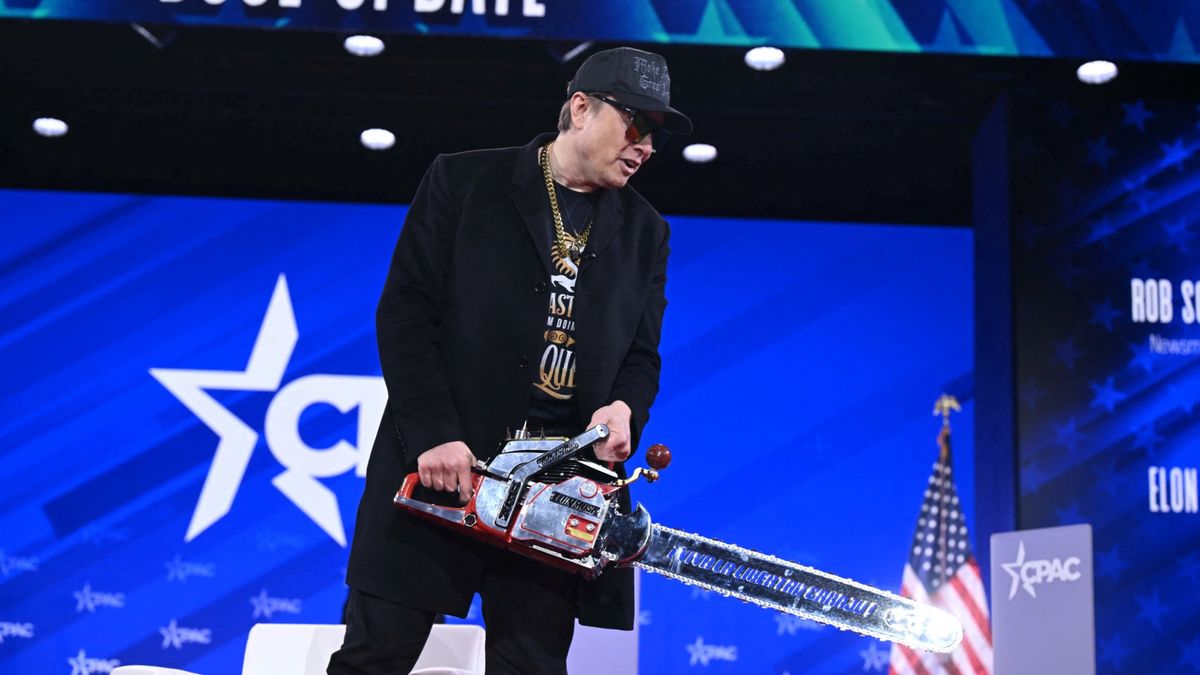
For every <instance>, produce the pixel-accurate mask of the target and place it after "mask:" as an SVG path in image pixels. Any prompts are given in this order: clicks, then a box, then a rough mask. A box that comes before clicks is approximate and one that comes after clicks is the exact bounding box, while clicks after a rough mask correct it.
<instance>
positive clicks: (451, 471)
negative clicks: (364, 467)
mask: <svg viewBox="0 0 1200 675" xmlns="http://www.w3.org/2000/svg"><path fill="white" fill-rule="evenodd" d="M626 454H628V452H626ZM474 463H475V455H473V454H471V449H470V448H468V447H467V444H466V443H463V442H462V441H450V442H449V443H442V444H441V445H437V446H434V447H432V448H430V449H428V450H426V451H425V452H422V453H421V456H420V457H417V473H418V474H419V475H420V476H421V485H424V486H425V487H427V488H433V489H434V490H445V491H446V492H454V491H458V499H459V501H461V502H462V503H463V504H466V503H467V502H468V501H469V500H470V499H471V488H472V484H473V483H472V480H471V465H472V464H474Z"/></svg>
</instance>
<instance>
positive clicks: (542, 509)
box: [395, 425, 962, 652]
mask: <svg viewBox="0 0 1200 675" xmlns="http://www.w3.org/2000/svg"><path fill="white" fill-rule="evenodd" d="M607 435H608V429H607V428H606V427H604V426H603V425H599V426H597V427H595V428H593V429H590V430H588V431H586V432H584V433H583V434H581V435H580V436H577V437H575V438H572V439H566V438H538V439H531V438H527V437H518V438H515V439H510V440H508V441H506V442H505V443H504V444H503V445H502V447H501V451H500V453H499V454H498V455H496V457H495V458H493V459H492V460H491V461H490V462H488V463H486V464H482V463H477V464H476V466H475V467H474V468H473V474H472V477H473V480H474V485H473V487H474V492H473V495H472V497H471V500H470V501H469V502H467V504H465V505H463V506H462V507H458V508H455V507H445V506H437V505H434V504H429V503H426V502H423V501H421V500H418V499H414V498H413V491H414V490H415V488H416V486H417V485H418V484H419V483H420V478H419V477H418V475H417V474H415V473H413V474H409V475H408V476H407V477H406V478H405V480H404V484H403V486H402V487H401V488H400V491H399V492H397V493H396V498H395V503H396V505H397V506H398V507H400V508H403V509H405V510H407V511H409V512H412V513H415V514H417V515H420V516H422V517H424V518H427V519H430V520H433V521H436V522H439V523H442V524H445V525H447V526H449V527H451V528H453V529H455V530H457V531H459V532H462V533H464V534H466V535H468V536H473V537H475V538H477V539H480V540H483V541H486V542H488V543H490V544H493V545H496V546H501V547H504V548H508V549H510V550H513V551H516V552H518V553H521V554H523V555H527V556H530V557H533V558H536V559H539V560H541V561H543V562H546V563H549V564H552V565H555V566H557V567H559V568H562V569H567V570H570V571H573V572H576V573H579V574H581V575H582V576H584V577H586V578H595V577H597V576H599V575H600V574H601V573H602V572H603V571H604V570H605V569H606V568H608V567H610V566H634V567H639V568H642V569H645V570H648V571H651V572H654V573H656V574H662V575H664V576H667V577H670V578H672V579H676V580H679V581H682V582H683V583H686V584H690V585H693V586H697V587H700V588H703V589H705V590H710V591H715V592H717V593H721V594H722V595H728V596H732V597H735V598H738V599H740V600H743V601H746V602H751V603H754V604H757V605H761V606H763V607H767V608H769V609H774V610H777V611H780V612H785V613H788V614H793V615H795V616H800V617H803V618H806V619H811V620H813V621H818V622H821V623H825V624H829V625H832V626H835V627H837V628H841V629H844V630H852V631H855V632H858V633H861V634H864V635H870V636H872V637H876V638H879V639H881V640H889V641H893V642H899V643H902V644H905V645H908V646H910V647H914V648H917V649H924V650H928V651H937V652H948V651H951V650H952V649H954V647H955V646H957V644H958V643H959V641H960V640H961V639H962V626H961V624H960V623H959V622H958V620H957V619H955V618H954V617H953V616H951V615H950V614H948V613H947V612H944V611H942V610H940V609H936V608H933V607H929V606H927V605H922V604H919V603H916V602H914V601H912V600H909V599H907V598H901V597H899V596H897V595H894V594H892V593H888V592H887V591H883V590H881V589H877V588H873V587H871V586H867V585H865V584H860V583H858V582H855V581H852V580H849V579H844V578H842V577H838V576H835V575H832V574H829V573H827V572H822V571H820V570H817V569H813V568H811V567H806V566H804V565H799V564H796V563H793V562H789V561H787V560H783V559H780V558H776V557H774V556H770V555H765V554H762V553H758V552H755V551H751V550H749V549H745V548H742V547H740V546H735V545H733V544H726V543H724V542H720V541H716V540H713V539H709V538H706V537H702V536H699V535H695V534H690V533H687V532H682V531H679V530H675V529H672V528H669V527H664V526H662V525H658V524H655V523H653V522H652V521H651V519H650V515H649V513H647V512H646V509H645V508H643V507H642V505H641V504H638V505H637V507H636V508H634V509H633V510H632V512H630V513H621V512H620V510H619V508H618V501H617V497H618V495H619V494H620V491H621V490H622V489H623V488H625V487H626V486H628V485H629V484H630V483H633V482H634V481H636V480H637V479H638V478H639V477H643V476H644V477H645V478H647V480H649V481H653V480H655V479H657V478H658V472H657V469H662V468H664V467H665V466H666V462H667V461H669V459H670V452H669V451H667V450H666V448H664V447H662V446H655V447H654V448H651V451H650V452H648V453H647V455H648V459H649V460H651V464H652V465H655V468H654V469H650V470H643V469H638V470H636V471H635V472H634V474H633V475H632V476H631V477H630V478H628V479H624V480H621V479H619V477H618V476H617V474H615V473H613V472H612V471H610V470H608V469H607V468H605V467H603V466H601V465H599V464H596V463H594V462H589V461H586V460H582V459H579V458H578V457H577V455H578V453H579V451H580V450H582V449H584V448H585V447H587V446H589V445H591V444H592V443H595V442H596V441H598V440H600V439H602V438H604V437H606V436H607ZM519 436H522V435H521V434H519ZM659 448H661V452H659V451H658V450H656V449H659ZM655 453H657V455H658V457H660V458H661V457H662V456H663V454H664V453H665V459H662V460H661V461H658V462H656V461H655V457H654V455H655Z"/></svg>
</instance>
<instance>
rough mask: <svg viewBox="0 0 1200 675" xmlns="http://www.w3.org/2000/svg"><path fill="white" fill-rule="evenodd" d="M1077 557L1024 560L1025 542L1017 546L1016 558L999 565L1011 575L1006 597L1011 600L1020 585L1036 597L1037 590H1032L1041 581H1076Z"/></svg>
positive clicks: (1077, 573) (1077, 574) (1031, 595)
mask: <svg viewBox="0 0 1200 675" xmlns="http://www.w3.org/2000/svg"><path fill="white" fill-rule="evenodd" d="M1079 564H1080V560H1079V558H1076V557H1074V556H1072V557H1070V558H1067V559H1066V560H1065V561H1064V560H1063V559H1061V558H1054V559H1053V560H1026V559H1025V542H1021V545H1020V546H1019V547H1018V548H1017V559H1016V560H1015V561H1013V562H1010V563H1003V564H1002V565H1000V566H1001V567H1003V568H1004V571H1005V572H1007V573H1008V574H1009V575H1011V576H1012V587H1011V588H1010V589H1009V591H1008V599H1009V600H1012V599H1013V598H1014V597H1016V595H1017V586H1018V585H1020V586H1021V587H1022V588H1024V589H1025V591H1026V592H1027V593H1029V597H1031V598H1036V597H1037V592H1036V591H1034V588H1033V587H1034V586H1036V585H1038V584H1043V583H1051V582H1054V581H1076V580H1078V579H1079V577H1080V574H1079Z"/></svg>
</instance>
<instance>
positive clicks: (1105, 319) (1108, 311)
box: [1091, 298, 1121, 332]
mask: <svg viewBox="0 0 1200 675" xmlns="http://www.w3.org/2000/svg"><path fill="white" fill-rule="evenodd" d="M1119 316H1121V312H1118V311H1117V309H1116V308H1115V307H1113V304H1112V298H1104V300H1102V301H1100V302H1093V303H1092V320H1091V323H1093V324H1097V325H1101V326H1104V330H1106V331H1109V332H1112V324H1113V320H1114V319H1116V318H1117V317H1119Z"/></svg>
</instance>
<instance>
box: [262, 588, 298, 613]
mask: <svg viewBox="0 0 1200 675" xmlns="http://www.w3.org/2000/svg"><path fill="white" fill-rule="evenodd" d="M250 604H252V605H254V618H255V619H259V618H265V619H269V618H271V617H272V616H275V613H276V612H280V613H283V614H299V613H300V612H301V611H303V610H302V607H303V603H302V602H301V600H300V598H272V597H271V596H269V595H267V589H265V588H264V589H262V590H261V591H259V593H258V595H256V596H254V597H253V598H250Z"/></svg>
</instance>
